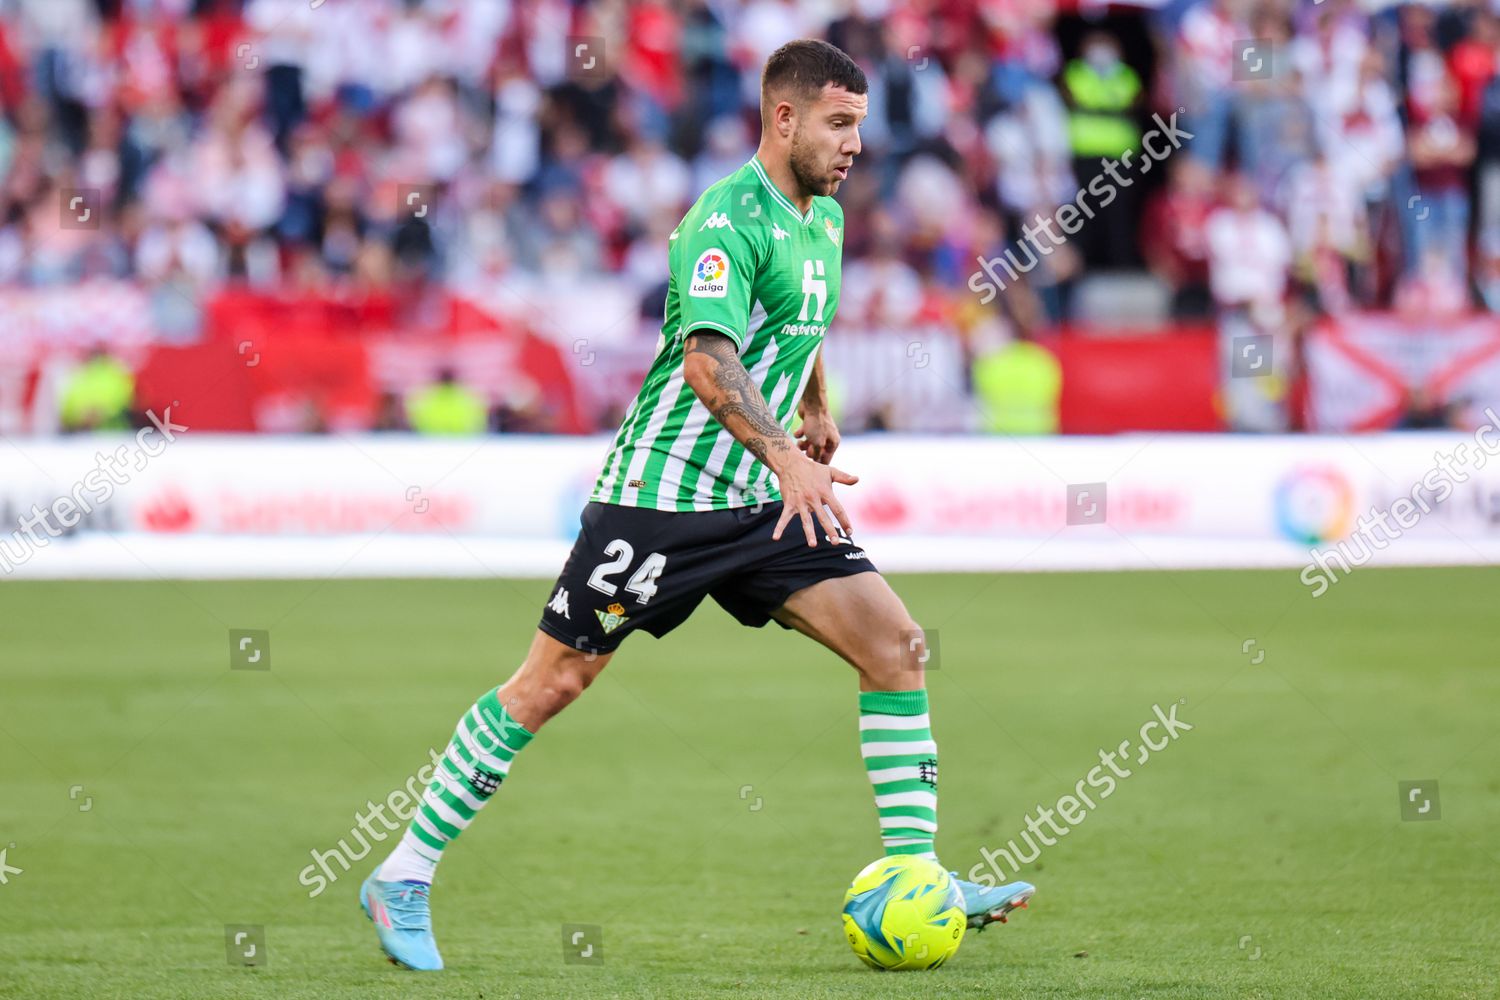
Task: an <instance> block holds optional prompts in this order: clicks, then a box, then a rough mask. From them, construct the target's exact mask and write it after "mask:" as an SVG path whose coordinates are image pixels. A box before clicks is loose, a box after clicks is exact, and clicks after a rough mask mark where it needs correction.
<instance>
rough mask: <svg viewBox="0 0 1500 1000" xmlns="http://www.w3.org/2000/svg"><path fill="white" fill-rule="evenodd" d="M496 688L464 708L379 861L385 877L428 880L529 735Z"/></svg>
mask: <svg viewBox="0 0 1500 1000" xmlns="http://www.w3.org/2000/svg"><path fill="white" fill-rule="evenodd" d="M499 690H500V689H499V688H496V689H495V690H494V691H490V692H488V693H487V694H485V695H484V696H482V697H481V698H480V699H479V700H478V701H477V702H475V703H474V704H473V705H472V706H471V707H470V708H469V710H468V712H466V713H464V716H463V718H461V719H460V720H459V722H458V728H457V730H455V731H454V733H453V739H452V741H451V742H449V744H448V749H447V750H446V751H444V753H443V755H442V757H440V758H438V765H437V767H436V768H434V769H433V772H432V782H431V783H430V784H429V785H428V786H427V790H426V791H425V792H423V793H422V801H421V804H420V805H418V806H417V812H416V815H415V816H413V817H412V820H411V825H410V826H408V827H407V828H406V833H404V834H403V835H402V836H401V842H400V843H399V844H397V845H396V849H395V850H393V851H392V852H391V855H390V857H388V858H386V859H385V861H384V863H382V864H381V866H380V873H379V875H378V876H377V877H378V878H379V879H381V880H382V881H385V882H401V881H406V880H410V881H415V882H428V883H430V882H431V881H432V876H433V873H434V872H435V871H436V870H437V864H438V862H439V861H441V860H442V857H443V849H444V848H445V847H447V846H448V844H449V843H451V842H452V841H453V840H454V839H456V838H457V837H458V835H459V834H460V833H462V832H463V831H464V828H465V827H467V826H468V825H469V824H470V823H471V822H473V820H474V816H475V815H476V814H477V813H478V812H479V810H481V809H483V808H484V804H485V803H486V802H488V801H489V800H490V796H491V795H494V794H495V791H496V789H498V788H499V787H500V783H501V782H502V781H504V780H505V776H506V775H507V774H509V773H510V765H511V761H512V760H514V759H515V756H516V754H518V753H520V752H521V750H522V748H524V747H525V746H526V744H528V743H530V742H531V738H532V736H533V734H532V733H531V732H530V731H529V730H528V729H527V728H526V727H525V726H523V725H521V724H520V723H519V722H517V721H516V720H515V719H514V718H512V717H511V715H510V713H509V712H507V711H506V710H505V706H504V705H502V704H500V698H499Z"/></svg>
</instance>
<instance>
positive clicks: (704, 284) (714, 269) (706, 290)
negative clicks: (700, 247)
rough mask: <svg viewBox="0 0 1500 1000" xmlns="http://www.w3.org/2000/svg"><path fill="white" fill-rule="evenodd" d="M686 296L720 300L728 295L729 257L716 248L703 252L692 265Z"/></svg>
mask: <svg viewBox="0 0 1500 1000" xmlns="http://www.w3.org/2000/svg"><path fill="white" fill-rule="evenodd" d="M688 294H689V295H691V296H693V297H694V298H699V299H722V298H723V297H724V296H725V295H727V294H729V255H728V254H726V253H725V252H724V251H723V250H720V249H719V248H718V247H712V248H710V249H708V250H705V251H703V253H702V255H700V256H699V257H698V262H697V263H696V264H694V265H693V283H692V284H691V285H689V286H688Z"/></svg>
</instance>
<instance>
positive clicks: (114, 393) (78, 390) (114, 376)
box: [59, 347, 135, 431]
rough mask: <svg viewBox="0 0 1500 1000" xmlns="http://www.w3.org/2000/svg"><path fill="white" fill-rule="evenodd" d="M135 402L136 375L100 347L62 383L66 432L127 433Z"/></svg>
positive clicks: (62, 409)
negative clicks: (132, 405) (108, 431)
mask: <svg viewBox="0 0 1500 1000" xmlns="http://www.w3.org/2000/svg"><path fill="white" fill-rule="evenodd" d="M134 401H135V376H134V375H132V374H131V372H130V369H129V368H126V367H125V365H124V364H122V363H121V362H120V360H119V359H118V358H116V357H113V356H112V355H111V354H110V353H109V352H108V351H106V350H105V349H104V348H102V347H101V348H98V349H96V350H95V351H94V352H93V353H92V354H90V355H89V357H88V360H86V361H84V363H83V364H81V365H79V366H78V367H77V368H75V369H74V370H73V371H72V372H71V373H70V374H69V375H68V378H67V380H66V381H65V382H64V383H63V387H62V405H61V408H60V412H59V416H61V418H62V426H63V430H65V431H100V430H112V431H113V430H128V429H129V428H130V407H131V404H132V403H133V402H134Z"/></svg>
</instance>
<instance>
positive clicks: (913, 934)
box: [844, 854, 968, 971]
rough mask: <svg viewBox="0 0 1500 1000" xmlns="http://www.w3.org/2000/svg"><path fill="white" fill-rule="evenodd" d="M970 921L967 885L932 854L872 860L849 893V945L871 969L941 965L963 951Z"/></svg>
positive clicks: (846, 925) (846, 911) (846, 899)
mask: <svg viewBox="0 0 1500 1000" xmlns="http://www.w3.org/2000/svg"><path fill="white" fill-rule="evenodd" d="M967 925H968V918H967V917H966V916H965V914H964V895H963V890H961V889H959V887H958V883H957V882H955V881H954V880H953V876H951V875H949V874H948V873H947V872H946V871H944V870H943V866H942V865H940V864H938V863H937V862H936V861H932V860H930V859H928V858H919V857H916V856H914V855H909V854H898V855H893V856H891V857H887V858H881V859H880V860H879V861H874V862H871V863H870V864H869V865H867V866H865V870H864V871H862V872H860V873H859V874H858V875H856V876H854V883H853V884H852V885H850V886H849V891H848V892H846V893H844V933H845V935H847V936H848V938H849V947H851V948H853V949H854V954H856V955H858V956H859V958H860V961H862V962H864V963H865V964H866V965H868V966H870V967H871V968H872V969H888V970H893V971H894V970H897V969H936V968H937V967H938V966H940V965H942V964H943V963H944V962H946V961H948V959H950V958H952V957H953V953H954V952H956V951H958V946H959V944H961V943H962V942H963V939H964V928H965V927H966V926H967Z"/></svg>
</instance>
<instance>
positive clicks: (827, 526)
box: [360, 40, 1035, 969]
mask: <svg viewBox="0 0 1500 1000" xmlns="http://www.w3.org/2000/svg"><path fill="white" fill-rule="evenodd" d="M867 103H868V99H867V97H866V83H865V76H864V73H863V72H861V71H860V69H859V67H858V66H856V65H855V64H854V62H853V61H852V60H851V59H850V58H849V57H848V56H846V55H845V54H844V53H843V52H841V51H839V50H838V49H836V48H834V47H833V46H832V45H829V44H827V43H826V42H821V41H809V40H801V41H794V42H789V43H788V44H786V45H784V46H782V47H781V48H780V49H778V50H777V51H776V52H775V53H773V54H772V55H771V58H770V59H769V60H768V61H767V62H766V66H765V71H764V73H763V74H762V77H761V105H760V107H761V141H760V148H759V149H758V150H757V151H756V154H755V157H754V158H753V159H751V160H750V162H749V163H747V164H745V165H744V166H743V167H741V168H740V169H739V170H737V171H736V172H735V173H733V174H731V175H730V176H728V177H726V178H724V179H723V180H721V181H719V182H718V183H717V184H715V185H714V186H713V187H711V188H709V189H708V190H707V191H705V192H704V193H703V196H702V197H701V198H699V199H698V202H697V204H695V205H694V206H693V207H692V208H691V209H690V210H689V211H688V213H687V215H686V216H685V217H684V218H683V220H682V222H681V223H680V224H679V225H678V226H677V229H676V230H675V231H673V233H672V235H671V237H670V241H671V245H670V251H669V261H670V265H671V277H670V284H669V287H668V292H667V305H666V321H665V323H664V324H663V325H662V335H661V339H660V341H659V342H658V344H657V349H656V359H655V361H654V362H653V363H652V365H651V368H650V370H649V371H648V372H647V374H646V379H645V384H644V385H643V386H642V387H641V391H640V394H639V395H637V396H636V398H635V402H634V403H633V404H632V405H631V407H630V409H629V411H628V412H627V413H626V415H625V420H624V423H623V424H622V425H621V427H620V430H619V432H618V433H617V434H616V435H615V438H614V443H613V445H612V446H611V448H610V451H609V454H608V455H607V456H606V457H605V460H604V467H603V470H602V472H601V473H600V475H599V479H598V481H597V483H596V485H595V487H594V492H593V496H592V497H591V499H590V501H589V503H588V505H587V506H586V507H585V508H584V511H583V517H582V530H581V531H580V532H579V535H578V540H577V542H576V543H575V544H574V546H573V551H572V554H571V555H570V556H569V557H568V561H567V564H566V565H565V566H564V567H563V571H562V576H561V577H559V579H558V581H557V584H556V586H555V587H554V588H553V590H552V597H551V599H550V600H549V601H548V603H547V606H546V608H545V609H544V610H543V612H542V619H541V623H540V627H539V629H538V631H537V633H536V636H535V637H534V638H533V639H532V643H531V649H530V651H529V652H528V653H527V654H526V660H525V662H524V663H523V664H521V667H520V669H518V670H517V671H516V672H515V673H514V674H513V675H511V677H510V679H509V680H507V681H506V682H505V683H504V684H502V685H500V686H499V687H498V688H496V689H494V690H492V691H488V692H486V693H485V694H483V695H481V696H480V698H479V700H478V701H477V702H476V703H475V704H474V705H473V706H471V707H470V708H469V709H468V710H467V711H466V712H465V713H464V715H463V717H462V718H461V719H460V720H459V723H458V729H457V731H456V732H455V733H454V736H453V739H452V742H451V743H450V744H449V746H448V748H447V751H446V752H445V754H444V756H443V758H442V760H441V761H440V766H439V767H438V768H437V769H436V771H435V773H434V775H433V780H432V782H431V784H430V785H429V786H428V788H427V790H426V792H425V793H424V795H423V797H422V802H421V804H420V806H419V807H418V809H417V813H416V815H415V816H414V817H413V819H412V822H411V825H410V827H409V828H408V829H407V830H406V832H405V834H404V835H403V836H402V838H401V841H400V843H399V844H398V845H397V846H396V848H395V850H393V851H392V852H391V854H390V856H389V857H388V858H386V859H385V861H384V862H383V863H382V864H381V865H380V867H379V868H378V869H376V871H375V872H374V873H373V874H371V876H370V877H369V878H368V879H367V880H366V881H365V883H364V885H363V886H361V888H360V902H361V904H362V905H363V907H364V909H365V912H366V913H367V914H368V915H369V916H370V918H371V920H373V921H374V923H375V929H376V932H377V934H378V936H379V938H380V945H381V947H382V948H383V949H384V950H385V952H386V954H387V955H389V956H390V958H391V960H392V961H393V962H395V963H397V964H398V965H402V966H405V967H407V968H411V969H441V968H442V965H443V963H442V959H441V958H440V957H439V955H438V950H437V944H436V941H435V940H434V938H433V935H432V920H431V914H430V910H429V905H428V894H429V891H430V888H431V884H432V880H433V873H434V871H435V870H436V869H437V865H438V862H439V860H441V858H442V856H443V852H444V850H445V849H446V848H447V847H448V845H449V844H451V843H452V842H453V840H454V839H455V838H456V837H457V836H458V835H459V834H460V833H461V832H463V830H464V828H466V827H467V826H468V825H469V823H471V822H472V821H473V819H474V817H475V815H476V814H477V813H478V812H479V810H480V809H482V808H484V806H485V804H486V803H487V802H489V800H490V798H491V797H492V796H493V795H494V794H495V792H496V790H497V789H498V788H499V787H500V784H501V782H502V781H503V780H504V779H505V777H506V775H507V774H509V772H510V767H511V764H512V763H513V761H514V760H515V758H516V756H517V755H518V754H519V753H521V752H522V751H523V750H525V749H526V747H527V746H528V745H529V744H530V743H531V741H532V739H533V737H534V736H535V734H536V732H537V731H538V730H539V729H540V728H541V727H542V725H543V724H544V723H546V721H547V720H548V719H550V718H552V717H553V716H554V715H556V714H557V713H558V712H561V711H562V710H563V709H564V708H566V707H567V706H568V704H569V703H570V702H572V701H573V699H575V698H577V697H578V696H579V695H580V694H581V693H582V692H583V690H584V689H585V688H587V687H588V686H589V684H590V683H591V682H592V681H593V680H594V678H595V677H597V676H598V675H599V672H600V671H601V670H603V669H604V667H605V666H606V665H607V664H608V663H609V661H610V658H611V656H612V655H613V654H614V651H615V650H616V649H617V648H618V647H619V645H620V643H621V642H623V641H624V639H625V637H626V636H627V635H629V634H630V633H631V632H634V631H636V630H638V629H644V630H645V631H647V632H650V633H651V634H652V635H655V636H657V637H661V636H664V635H666V634H667V633H668V632H670V631H671V630H672V629H674V628H676V627H677V626H678V625H680V624H681V623H682V622H683V621H685V620H686V619H687V617H688V616H689V615H690V614H692V612H693V609H694V608H696V607H697V606H698V604H699V602H700V601H702V600H703V598H704V597H705V596H710V597H712V598H713V599H714V600H715V601H717V602H718V603H719V604H720V605H721V606H723V608H724V609H725V610H726V611H728V612H729V613H730V614H731V615H733V616H734V617H735V618H737V619H738V620H739V621H740V622H742V623H744V624H745V625H751V626H755V627H757V628H758V627H761V626H764V625H765V624H766V623H767V622H768V621H772V620H774V621H776V622H778V623H779V624H780V625H781V626H782V627H784V628H793V629H796V630H797V631H799V632H801V633H803V634H804V635H807V636H810V637H811V638H813V639H815V640H817V641H818V642H820V643H822V644H823V645H825V646H827V647H828V648H829V649H831V650H833V651H834V652H835V653H837V654H838V655H839V656H841V657H843V658H844V659H845V660H847V661H848V662H849V663H850V664H851V665H852V666H853V667H854V669H855V670H856V671H857V672H858V673H859V731H860V750H861V755H862V756H863V758H864V763H865V768H866V770H867V771H868V772H869V778H870V781H871V783H872V784H873V786H874V792H875V805H876V808H877V812H878V813H879V817H880V835H881V839H882V841H883V843H884V846H885V851H886V853H887V854H917V855H922V856H924V857H928V858H936V854H934V852H933V838H934V836H935V835H936V833H937V744H936V743H935V742H933V738H932V731H931V728H930V725H929V723H928V715H927V690H926V687H925V683H924V675H923V671H922V666H921V664H922V662H923V661H924V660H925V659H926V657H925V655H924V654H925V646H924V645H923V643H922V633H921V631H920V630H919V628H918V626H917V625H916V623H915V622H913V621H912V619H911V616H910V615H909V614H908V613H907V611H906V607H905V605H903V604H902V603H901V599H900V598H899V597H897V596H896V594H895V592H894V591H892V590H891V588H890V586H889V584H887V583H886V581H885V579H884V578H883V577H882V576H881V575H880V573H879V572H878V571H877V570H876V569H875V567H874V565H872V563H871V562H870V559H869V557H868V555H867V554H866V553H865V551H864V550H863V549H862V548H860V547H859V546H858V545H855V544H854V543H853V541H852V540H851V539H850V537H849V532H850V531H851V528H850V525H849V519H848V517H847V515H846V514H845V512H844V508H843V507H842V506H841V505H840V504H839V501H838V499H837V497H835V496H834V492H833V486H834V484H835V483H839V484H841V485H846V486H852V485H853V484H855V483H856V482H858V479H857V478H856V477H855V476H852V475H850V474H848V473H846V472H842V471H840V470H839V469H837V468H834V467H833V466H832V465H830V464H829V463H830V461H831V460H832V458H833V455H834V452H835V451H836V450H837V448H838V446H839V433H838V430H837V429H836V428H835V426H834V422H833V419H832V417H831V416H830V415H829V412H828V400H827V392H826V387H825V383H824V379H823V365H822V359H821V357H820V354H819V348H820V346H821V344H822V341H823V336H824V334H825V333H826V331H827V329H828V324H829V323H830V322H832V320H833V313H834V310H835V309H836V308H837V306H838V301H839V265H840V261H841V259H842V254H843V239H844V213H843V210H842V209H841V208H840V207H839V204H838V202H836V201H834V200H833V198H832V197H830V196H831V195H832V194H833V193H834V192H835V191H837V190H838V187H839V185H840V184H841V183H842V182H843V181H844V179H845V178H846V177H847V176H848V174H849V169H850V167H851V166H852V165H853V163H854V158H855V157H856V156H857V155H858V154H859V152H860V138H859V127H860V123H861V121H862V120H863V119H864V117H865V114H866V105H867ZM796 416H800V417H801V418H802V423H801V427H800V429H799V430H798V431H797V432H796V435H795V437H794V436H793V435H792V434H791V433H789V432H788V428H789V427H790V426H791V425H792V422H793V418H794V417H796ZM959 886H960V888H961V890H962V892H963V896H964V902H965V909H966V911H967V913H968V916H969V926H971V927H983V926H985V925H986V924H988V923H990V922H991V921H995V920H1003V919H1005V916H1006V914H1008V913H1009V912H1010V911H1011V910H1012V909H1014V908H1016V907H1018V906H1021V905H1024V904H1025V902H1026V900H1028V899H1029V898H1030V897H1031V895H1032V893H1033V892H1034V891H1035V890H1034V889H1033V887H1032V886H1030V885H1028V884H1027V883H1025V882H1012V883H1010V884H1008V885H1002V886H994V885H990V886H983V885H980V884H978V883H974V882H965V881H960V882H959Z"/></svg>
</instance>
